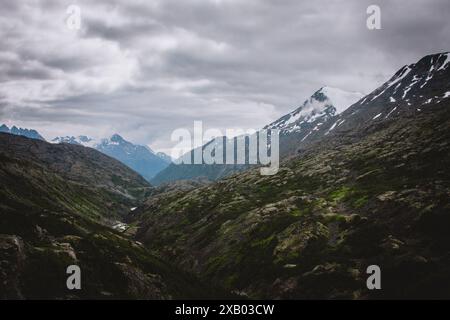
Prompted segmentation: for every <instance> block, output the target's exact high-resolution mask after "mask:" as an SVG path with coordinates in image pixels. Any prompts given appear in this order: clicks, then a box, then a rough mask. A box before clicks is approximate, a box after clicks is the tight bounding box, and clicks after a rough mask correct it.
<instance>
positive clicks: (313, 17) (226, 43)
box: [0, 0, 450, 149]
mask: <svg viewBox="0 0 450 320" xmlns="http://www.w3.org/2000/svg"><path fill="white" fill-rule="evenodd" d="M24 3H27V4H28V5H29V6H30V7H33V5H35V6H36V10H37V11H36V12H31V13H30V12H28V11H26V10H25V9H24V7H23V5H24V4H23V3H19V2H15V1H7V4H6V5H5V6H4V8H3V7H2V9H4V10H3V11H2V12H1V13H0V26H2V27H4V28H1V29H0V46H1V53H3V52H12V53H14V54H16V56H17V57H19V60H18V61H15V62H13V63H10V62H7V61H6V60H5V59H3V60H2V55H0V75H1V76H0V81H2V83H3V84H5V88H8V89H2V88H0V98H1V99H2V100H1V101H2V105H0V112H1V111H2V110H3V114H1V113H0V116H1V117H2V118H3V119H8V120H11V121H15V120H16V121H22V122H25V123H26V122H29V124H30V125H34V126H35V127H36V126H37V127H36V129H40V127H42V130H45V132H46V133H47V134H49V135H56V134H66V132H67V131H70V130H82V131H83V132H67V134H82V133H86V134H95V133H96V132H101V133H103V132H110V133H113V132H114V131H118V132H119V133H122V134H123V135H124V136H126V137H127V136H129V137H130V138H133V139H136V140H137V141H138V142H141V143H151V144H152V147H154V148H156V149H158V148H164V147H165V146H166V145H167V144H168V143H169V139H170V133H171V131H172V130H174V129H175V128H177V127H183V126H184V127H186V126H190V125H192V121H193V120H203V121H205V123H207V125H208V126H216V127H218V128H225V127H229V126H241V127H244V128H250V127H253V128H255V127H256V128H257V127H261V126H264V125H265V124H266V122H267V121H271V120H274V119H275V118H276V117H278V116H280V115H282V114H284V113H286V112H288V111H290V110H291V109H293V108H295V106H297V105H298V104H300V103H301V102H302V101H303V99H305V98H306V97H308V96H309V95H310V94H311V93H312V92H314V91H315V90H317V89H318V88H319V87H321V86H324V85H330V86H335V87H340V88H342V89H345V90H353V91H362V92H365V93H368V92H369V91H371V90H373V89H375V88H376V87H377V86H378V85H380V84H381V83H382V82H384V81H385V80H387V79H388V78H389V77H390V76H391V75H392V73H394V72H395V71H396V70H397V69H398V68H400V67H401V66H403V65H404V64H407V63H411V62H414V61H416V60H417V59H418V58H420V57H421V56H423V55H426V54H429V53H435V52H440V51H447V50H449V49H450V43H449V41H450V40H449V38H448V34H449V33H450V22H449V21H448V16H449V13H450V12H449V10H450V5H449V3H448V0H431V1H423V0H408V1H406V0H405V1H387V0H379V1H377V4H378V5H379V6H380V7H381V12H382V27H383V29H382V30H375V31H370V30H368V29H367V28H366V18H367V14H366V8H367V6H368V5H370V4H372V3H373V1H369V0H352V1H345V2H344V1H338V0H320V1H298V0H282V1H271V0H248V1H237V0H222V1H213V0H187V1H177V0H164V1H157V0H154V1H145V2H144V1H137V0H136V1H135V0H129V1H119V0H114V1H111V0H108V1H107V0H100V1H96V2H92V1H83V0H79V1H77V4H79V5H80V7H81V9H82V19H83V20H82V30H80V31H79V32H78V33H71V32H69V31H67V30H65V29H64V24H63V21H64V15H65V8H66V7H67V5H69V4H71V2H69V1H65V2H60V1H56V0H46V1H37V2H35V1H31V0H30V1H24ZM24 19H28V21H26V23H24ZM3 22H4V23H3ZM12 25H14V27H10V28H7V27H5V26H12ZM36 38H39V39H41V41H36ZM19 44H20V45H19ZM5 61H6V62H5ZM30 61H34V62H33V63H30ZM49 79H51V80H52V81H53V82H48V81H47V80H49ZM30 80H33V81H30ZM14 81H23V87H24V88H27V89H28V90H29V91H30V92H31V94H30V95H29V96H24V95H23V94H22V93H21V92H20V91H18V89H17V86H14V85H12V83H13V82H14ZM46 81H47V82H46ZM43 88H45V90H44V89H43ZM40 93H42V94H40Z"/></svg>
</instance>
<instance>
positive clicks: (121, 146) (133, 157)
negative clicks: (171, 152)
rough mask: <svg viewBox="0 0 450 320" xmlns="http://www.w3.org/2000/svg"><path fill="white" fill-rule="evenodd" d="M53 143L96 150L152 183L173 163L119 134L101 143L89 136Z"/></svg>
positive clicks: (61, 139)
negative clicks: (151, 180) (157, 175)
mask: <svg viewBox="0 0 450 320" xmlns="http://www.w3.org/2000/svg"><path fill="white" fill-rule="evenodd" d="M52 143H70V144H76V145H82V146H85V147H90V148H94V149H96V150H98V151H100V152H102V153H104V154H106V155H108V156H110V157H112V158H114V159H117V160H119V161H120V162H122V163H124V164H126V165H127V166H128V167H130V168H131V169H133V170H134V171H136V172H138V173H139V174H140V175H142V176H143V177H144V178H145V179H146V180H147V181H150V179H151V178H153V177H154V176H155V175H156V174H157V173H158V172H160V171H161V170H163V169H165V168H166V167H167V166H168V165H169V164H170V163H171V161H170V157H169V156H167V155H165V154H164V153H155V152H154V151H153V150H151V149H150V148H149V147H147V146H141V145H136V144H133V143H131V142H129V141H126V140H125V139H124V138H122V137H121V136H120V135H118V134H114V135H112V136H111V137H110V138H105V139H101V140H100V141H96V140H94V139H92V138H89V137H87V136H78V137H73V136H66V137H56V138H54V139H53V140H52Z"/></svg>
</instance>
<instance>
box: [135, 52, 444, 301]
mask: <svg viewBox="0 0 450 320" xmlns="http://www.w3.org/2000/svg"><path fill="white" fill-rule="evenodd" d="M447 61H448V54H446V53H444V54H437V55H431V56H427V57H424V58H423V59H421V60H420V61H419V62H417V63H416V64H412V65H409V66H407V67H404V68H402V69H401V70H399V71H398V72H397V73H396V74H395V75H394V76H393V78H392V79H390V80H389V81H388V82H387V83H386V84H384V85H383V86H382V87H380V88H379V89H377V90H375V91H374V92H373V93H371V94H369V95H368V96H367V97H365V98H363V99H362V100H360V101H359V102H358V103H356V104H355V105H353V106H352V107H350V108H349V109H347V110H346V111H344V112H342V113H341V114H339V115H337V116H335V117H336V118H334V119H333V118H332V119H333V120H335V121H328V122H327V123H326V124H324V125H323V127H322V126H321V127H320V129H318V130H315V131H314V130H313V133H311V134H310V135H309V136H308V138H307V139H305V140H304V141H307V140H308V139H310V140H309V141H310V143H309V144H304V145H303V147H302V148H300V150H301V152H300V153H299V154H298V155H297V156H296V157H293V158H288V159H286V161H285V162H284V163H283V165H282V167H281V168H280V171H279V173H278V174H276V175H274V176H261V175H260V174H259V171H258V170H248V171H245V172H241V173H239V174H236V175H233V176H230V177H228V178H224V179H222V180H220V181H218V182H216V183H213V184H210V185H207V186H204V187H202V188H199V189H194V190H181V191H175V192H174V191H173V190H171V192H170V193H167V194H166V196H163V194H158V196H156V197H151V198H149V199H148V200H147V201H146V203H145V204H144V205H143V206H141V207H140V208H139V209H138V210H136V212H134V213H133V214H132V215H130V216H129V217H128V219H129V221H133V222H135V223H136V222H137V223H139V231H138V233H137V237H136V239H138V240H139V241H142V242H143V243H145V245H146V246H147V247H149V248H152V249H153V250H156V251H158V252H159V253H160V254H161V255H162V256H164V257H166V258H167V259H170V260H171V261H174V262H176V263H177V265H178V266H179V267H181V268H183V269H184V270H189V271H192V272H195V273H196V274H198V276H199V277H201V278H202V279H204V280H206V281H209V282H210V283H213V284H216V285H220V286H224V287H226V288H227V289H229V290H230V291H233V292H236V293H239V294H241V295H244V296H248V297H251V298H290V299H292V298H349V299H355V298H449V297H450V260H449V256H450V246H449V243H450V241H449V240H450V239H449V234H448V232H447V231H446V226H447V225H448V224H449V222H450V220H449V219H450V217H449V214H448V213H449V212H450V203H449V201H448V199H449V195H450V171H449V169H448V168H449V167H450V160H449V159H450V158H449V157H448V154H450V150H449V148H450V131H449V130H448V128H450V113H449V112H448V110H449V108H450V97H449V95H448V93H447V92H449V91H450V64H449V63H448V62H447ZM430 99H431V100H430ZM394 100H395V101H394ZM372 264H376V265H379V266H380V268H381V271H382V283H383V284H382V288H383V289H382V290H380V291H377V290H375V291H369V290H368V289H367V287H366V278H367V275H366V268H367V267H368V266H369V265H372Z"/></svg>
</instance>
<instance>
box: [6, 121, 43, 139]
mask: <svg viewBox="0 0 450 320" xmlns="http://www.w3.org/2000/svg"><path fill="white" fill-rule="evenodd" d="M0 132H3V133H10V134H15V135H18V136H24V137H28V138H31V139H38V140H42V141H45V139H44V137H42V136H41V135H40V134H39V133H38V132H37V131H36V130H33V129H23V128H17V127H16V126H12V127H11V128H8V126H6V125H5V124H2V125H1V126H0Z"/></svg>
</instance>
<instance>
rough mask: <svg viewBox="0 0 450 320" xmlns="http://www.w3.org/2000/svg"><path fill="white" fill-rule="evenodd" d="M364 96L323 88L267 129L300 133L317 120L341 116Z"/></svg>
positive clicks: (357, 93)
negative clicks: (304, 127)
mask: <svg viewBox="0 0 450 320" xmlns="http://www.w3.org/2000/svg"><path fill="white" fill-rule="evenodd" d="M363 96H364V95H363V94H362V93H359V92H348V91H344V90H341V89H338V88H333V87H328V86H325V87H322V88H320V89H319V90H318V91H316V92H315V93H314V94H313V95H312V96H311V97H310V98H309V99H307V100H306V101H305V102H304V103H303V104H302V105H301V106H300V107H299V108H297V109H296V110H294V111H293V112H291V113H288V114H287V115H285V116H283V117H281V118H280V119H278V120H277V121H275V122H273V123H271V124H270V125H268V126H267V127H266V129H279V130H281V131H282V133H291V132H296V131H300V130H301V129H302V127H303V126H304V125H307V124H311V123H313V122H316V121H317V120H323V121H319V122H324V121H326V120H327V119H328V118H330V117H332V116H334V115H337V114H340V113H341V112H343V111H345V110H346V109H347V108H348V107H350V106H351V105H352V104H354V103H356V102H357V101H358V100H360V99H361V98H362V97H363Z"/></svg>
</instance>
